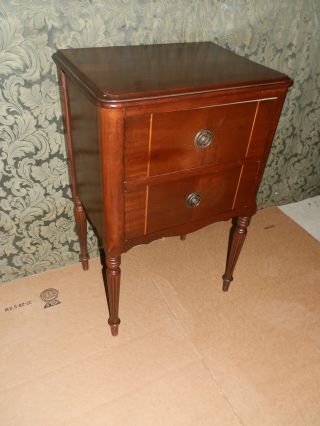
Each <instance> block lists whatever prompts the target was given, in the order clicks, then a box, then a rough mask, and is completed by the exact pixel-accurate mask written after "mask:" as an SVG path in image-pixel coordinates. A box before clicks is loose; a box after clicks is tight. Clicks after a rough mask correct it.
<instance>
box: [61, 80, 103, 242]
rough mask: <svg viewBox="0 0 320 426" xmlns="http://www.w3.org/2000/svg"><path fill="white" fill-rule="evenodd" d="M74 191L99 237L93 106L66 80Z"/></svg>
mask: <svg viewBox="0 0 320 426" xmlns="http://www.w3.org/2000/svg"><path fill="white" fill-rule="evenodd" d="M67 90H68V97H69V108H70V127H71V139H72V151H73V157H74V168H75V176H76V191H77V195H78V196H79V198H80V200H81V202H82V204H83V206H84V208H85V211H86V213H87V216H88V219H89V221H90V222H91V224H92V225H93V226H94V228H95V229H96V231H97V233H98V235H99V236H101V235H102V229H103V219H102V218H103V194H102V186H101V168H100V148H99V135H98V119H97V107H96V105H95V104H93V103H92V102H91V101H90V100H89V99H88V98H87V97H86V96H85V95H84V94H83V93H82V92H81V91H80V90H79V89H78V87H77V86H75V85H74V84H73V82H72V81H70V80H69V79H67Z"/></svg>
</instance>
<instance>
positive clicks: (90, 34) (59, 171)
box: [0, 0, 320, 281]
mask: <svg viewBox="0 0 320 426" xmlns="http://www.w3.org/2000/svg"><path fill="white" fill-rule="evenodd" d="M319 21H320V3H319V1H318V0H282V1H279V0H269V1H265V0H254V1H253V0H198V1H193V0H69V1H64V0H46V1H44V0H10V1H8V0H0V79H1V80H0V82H1V83H0V272H1V280H2V281H7V280H10V279H13V278H17V277H20V276H24V275H28V274H34V273H38V272H41V271H44V270H46V269H49V268H53V267H59V266H62V265H64V264H66V263H70V262H76V261H78V251H79V244H78V240H77V236H76V234H75V224H74V220H73V214H72V204H71V201H70V191H69V186H68V178H67V168H66V161H65V146H64V138H63V130H62V124H61V108H60V102H59V96H58V85H57V76H56V69H55V66H54V63H53V61H52V59H51V55H52V54H53V53H54V51H55V50H56V49H59V48H66V47H88V46H104V45H129V44H149V43H167V42H177V41H178V42H180V41H181V42H182V41H202V40H211V41H214V42H217V43H218V44H220V45H222V46H225V47H227V48H229V49H231V50H234V51H236V52H237V53H239V54H241V55H245V56H247V57H249V58H251V59H253V60H255V61H257V62H259V63H262V64H265V65H267V66H270V67H273V68H275V69H277V70H280V71H283V72H285V73H287V74H288V75H289V76H291V77H292V78H293V79H294V80H295V85H294V87H293V88H292V89H291V90H290V93H289V96H288V98H287V101H286V104H285V107H284V110H283V114H282V118H281V121H280V124H279V128H278V132H277V135H276V138H275V142H274V145H273V149H272V152H271V156H270V161H269V163H268V167H267V169H266V172H265V176H264V179H263V182H262V185H261V188H260V192H259V196H258V203H259V206H260V207H264V206H269V205H275V204H281V203H288V202H290V201H296V200H300V199H303V198H306V197H310V196H313V195H317V194H319V192H320V191H319V184H320V158H319V157H320V154H319V143H320V141H319V139H320V137H319V133H320V132H319V122H320V102H319V96H320V71H319V70H320V55H319V52H318V48H319V39H320V37H319ZM89 246H90V253H91V256H95V255H96V254H97V243H96V239H95V236H94V234H93V232H92V231H91V230H90V231H89Z"/></svg>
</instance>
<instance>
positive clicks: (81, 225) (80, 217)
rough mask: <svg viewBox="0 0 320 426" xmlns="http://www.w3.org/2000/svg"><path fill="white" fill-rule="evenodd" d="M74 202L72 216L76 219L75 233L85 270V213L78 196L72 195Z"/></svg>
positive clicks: (86, 251) (86, 255)
mask: <svg viewBox="0 0 320 426" xmlns="http://www.w3.org/2000/svg"><path fill="white" fill-rule="evenodd" d="M73 203H74V209H73V211H74V217H75V220H76V227H77V234H78V237H79V243H80V256H79V258H80V261H81V263H82V269H83V270H84V271H87V270H88V269H89V254H88V246H87V215H86V212H85V210H84V208H83V206H82V204H81V201H80V200H79V198H78V197H73Z"/></svg>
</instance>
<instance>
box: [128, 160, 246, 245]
mask: <svg viewBox="0 0 320 426" xmlns="http://www.w3.org/2000/svg"><path fill="white" fill-rule="evenodd" d="M240 170H241V168H240V167H237V168H234V169H231V170H228V171H225V172H223V173H220V174H217V173H215V174H212V173H211V174H203V175H196V176H192V177H188V178H183V179H180V180H176V181H169V182H168V181H166V182H162V183H157V184H152V185H150V186H149V187H148V188H146V187H144V188H141V189H140V190H136V191H133V192H129V193H127V196H126V213H127V214H126V238H127V239H130V238H134V237H138V236H139V235H143V234H145V235H146V234H150V233H152V232H156V231H160V230H162V229H169V228H173V227H175V226H177V225H182V224H185V223H189V222H192V221H194V220H198V219H202V218H206V217H210V216H214V215H215V214H218V213H221V212H224V211H230V210H231V209H232V205H233V202H234V198H235V193H236V189H237V183H238V179H239V175H240Z"/></svg>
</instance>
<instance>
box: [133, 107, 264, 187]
mask: <svg viewBox="0 0 320 426" xmlns="http://www.w3.org/2000/svg"><path fill="white" fill-rule="evenodd" d="M256 108H257V102H256V101H252V102H244V103H239V104H228V105H223V106H214V107H209V108H198V109H193V110H185V111H174V112H164V113H154V114H150V115H141V116H136V117H129V118H128V119H127V122H126V155H125V157H126V158H125V163H126V178H127V179H130V178H136V177H150V176H156V175H161V174H165V173H170V172H174V171H179V170H186V169H191V168H196V167H200V166H204V165H210V164H213V165H214V164H230V163H234V162H237V161H239V162H241V161H242V160H243V159H244V157H245V155H246V152H247V147H248V144H249V140H250V135H251V130H252V126H253V122H254V117H255V112H256Z"/></svg>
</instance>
